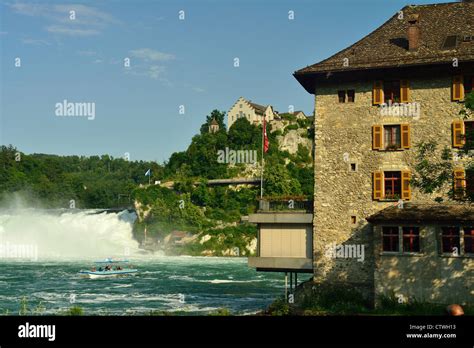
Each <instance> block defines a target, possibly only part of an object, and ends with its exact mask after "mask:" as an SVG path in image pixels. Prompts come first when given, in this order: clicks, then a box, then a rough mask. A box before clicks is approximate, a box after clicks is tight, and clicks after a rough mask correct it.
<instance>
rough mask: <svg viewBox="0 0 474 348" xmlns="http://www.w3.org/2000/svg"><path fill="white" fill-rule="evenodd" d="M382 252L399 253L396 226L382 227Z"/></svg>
mask: <svg viewBox="0 0 474 348" xmlns="http://www.w3.org/2000/svg"><path fill="white" fill-rule="evenodd" d="M382 250H383V251H399V234H398V226H390V227H382Z"/></svg>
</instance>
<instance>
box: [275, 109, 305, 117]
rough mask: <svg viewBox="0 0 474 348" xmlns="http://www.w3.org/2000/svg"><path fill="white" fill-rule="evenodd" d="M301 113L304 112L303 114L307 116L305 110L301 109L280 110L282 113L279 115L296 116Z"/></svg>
mask: <svg viewBox="0 0 474 348" xmlns="http://www.w3.org/2000/svg"><path fill="white" fill-rule="evenodd" d="M300 113H302V114H303V115H305V116H306V114H305V113H304V112H303V111H301V110H298V111H293V112H280V113H278V116H291V115H295V116H296V115H298V114H300Z"/></svg>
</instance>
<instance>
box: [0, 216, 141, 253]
mask: <svg viewBox="0 0 474 348" xmlns="http://www.w3.org/2000/svg"><path fill="white" fill-rule="evenodd" d="M134 215H135V214H134V213H129V212H127V211H123V212H121V213H109V214H107V213H101V214H95V213H94V211H93V210H80V211H68V210H65V211H63V212H61V213H59V214H58V213H51V212H47V211H42V210H35V209H18V210H8V211H0V244H2V245H3V246H10V247H11V246H22V245H29V246H34V247H35V250H37V257H38V258H40V259H53V260H54V259H83V260H91V259H94V260H95V259H97V258H99V259H100V258H106V257H120V258H123V257H130V256H133V255H134V254H137V253H138V251H139V249H138V242H137V241H136V240H134V239H133V237H132V224H133V221H134ZM5 258H8V259H9V261H14V258H11V257H8V256H4V255H0V260H2V259H5ZM29 258H31V257H29Z"/></svg>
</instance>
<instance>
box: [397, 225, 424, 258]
mask: <svg viewBox="0 0 474 348" xmlns="http://www.w3.org/2000/svg"><path fill="white" fill-rule="evenodd" d="M400 227H401V229H402V241H401V247H402V252H403V253H411V254H418V253H420V252H421V235H420V233H421V231H420V227H419V226H400ZM407 228H415V229H417V230H418V234H412V233H410V234H405V229H407ZM406 237H408V238H409V239H410V245H411V246H413V244H414V240H415V239H418V250H409V251H405V239H406Z"/></svg>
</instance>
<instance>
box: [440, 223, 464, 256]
mask: <svg viewBox="0 0 474 348" xmlns="http://www.w3.org/2000/svg"><path fill="white" fill-rule="evenodd" d="M460 249H461V245H460V233H459V227H442V228H441V251H442V252H443V253H449V254H452V253H456V254H459V251H460Z"/></svg>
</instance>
